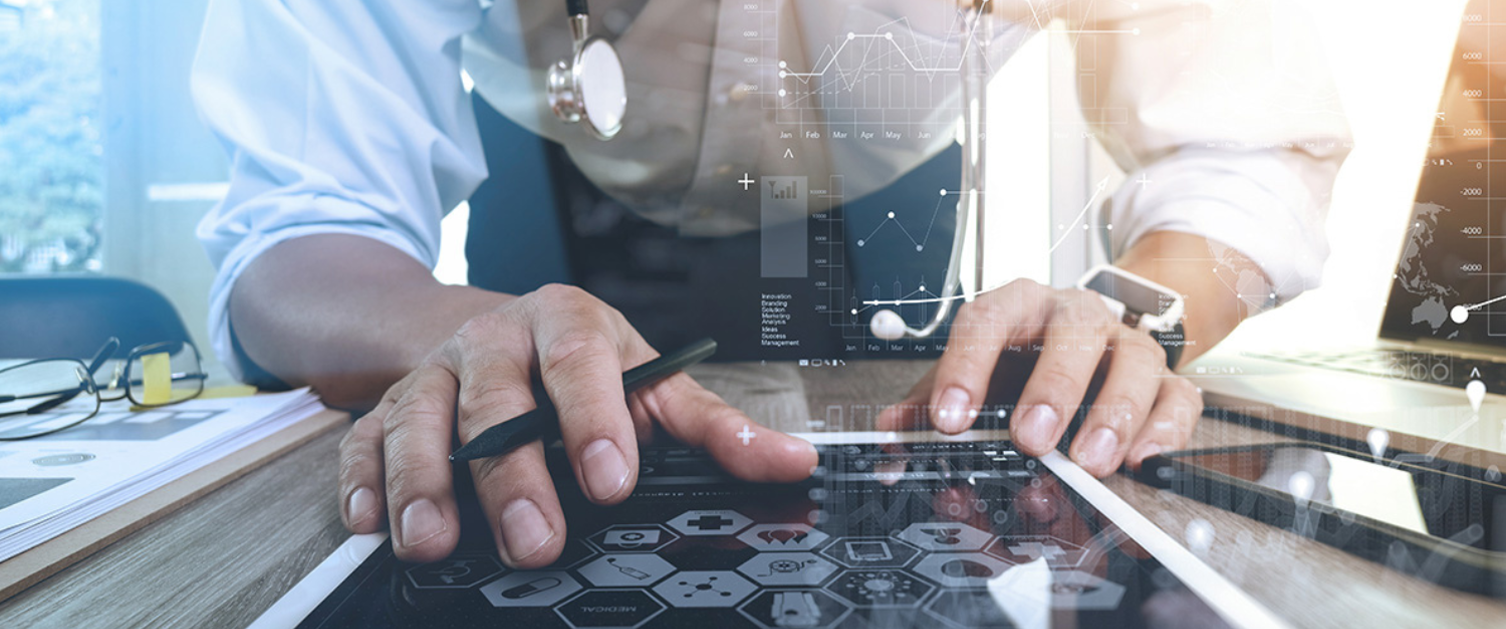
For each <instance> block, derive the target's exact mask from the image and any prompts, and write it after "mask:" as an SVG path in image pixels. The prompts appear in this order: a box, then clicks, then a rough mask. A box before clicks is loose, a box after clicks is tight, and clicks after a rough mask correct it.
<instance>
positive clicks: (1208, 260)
mask: <svg viewBox="0 0 1506 629" xmlns="http://www.w3.org/2000/svg"><path fill="white" fill-rule="evenodd" d="M1114 264H1115V265H1116V266H1118V267H1120V268H1122V269H1125V270H1127V271H1130V272H1131V273H1135V274H1136V275H1139V276H1141V277H1145V278H1147V279H1150V280H1152V281H1154V282H1157V283H1159V284H1162V285H1165V286H1166V287H1168V288H1171V289H1173V290H1175V291H1177V292H1178V293H1181V294H1182V295H1183V296H1184V299H1185V300H1186V318H1185V321H1184V324H1185V333H1186V335H1187V346H1186V348H1185V349H1184V350H1183V352H1182V358H1181V364H1187V363H1188V362H1189V361H1191V360H1192V359H1194V358H1197V357H1198V356H1199V355H1201V354H1202V353H1203V352H1206V351H1208V350H1210V349H1212V348H1213V346H1214V345H1217V344H1218V342H1219V341H1222V340H1223V339H1224V337H1226V336H1228V335H1229V333H1230V332H1233V331H1234V328H1235V326H1238V325H1239V323H1240V322H1241V321H1243V320H1245V319H1246V318H1248V317H1250V316H1251V315H1253V314H1255V312H1254V310H1253V309H1252V308H1251V307H1250V304H1249V301H1248V300H1246V299H1242V298H1241V297H1240V295H1239V293H1238V292H1237V290H1235V289H1233V288H1231V287H1235V286H1239V283H1238V277H1239V274H1240V272H1241V271H1244V272H1253V273H1255V274H1257V275H1258V276H1259V277H1260V279H1261V282H1260V284H1261V287H1260V288H1257V290H1269V284H1268V282H1266V281H1265V275H1264V274H1263V273H1262V272H1261V271H1260V268H1259V266H1257V265H1256V264H1255V262H1254V261H1252V260H1250V259H1249V258H1246V257H1245V256H1244V255H1242V254H1239V253H1237V252H1235V251H1233V250H1230V251H1229V252H1228V254H1226V255H1225V256H1224V257H1223V258H1221V259H1218V260H1215V259H1214V257H1213V255H1212V253H1211V249H1210V248H1209V241H1208V239H1206V238H1203V237H1202V236H1196V235H1193V234H1187V233H1181V232H1171V231H1160V232H1152V233H1150V234H1148V235H1146V236H1145V237H1144V238H1141V239H1140V240H1139V241H1137V242H1136V243H1135V244H1134V245H1133V246H1131V247H1130V248H1129V249H1127V250H1126V251H1125V252H1124V255H1122V256H1120V257H1119V259H1118V260H1116V261H1115V262H1114ZM1258 301H1264V300H1263V299H1262V300H1258Z"/></svg>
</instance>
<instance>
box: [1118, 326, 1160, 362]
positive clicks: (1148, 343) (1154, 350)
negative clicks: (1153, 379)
mask: <svg viewBox="0 0 1506 629" xmlns="http://www.w3.org/2000/svg"><path fill="white" fill-rule="evenodd" d="M1127 332H1129V333H1127V334H1124V335H1123V336H1121V337H1120V340H1119V342H1118V343H1117V346H1118V348H1119V349H1120V351H1121V352H1124V353H1126V354H1129V355H1130V356H1132V357H1134V358H1138V359H1139V360H1142V361H1144V362H1147V363H1152V364H1154V365H1157V366H1163V365H1165V364H1166V348H1164V347H1161V344H1160V343H1157V342H1156V340H1155V339H1153V338H1151V337H1150V335H1149V334H1144V333H1141V332H1134V331H1128V330H1127Z"/></svg>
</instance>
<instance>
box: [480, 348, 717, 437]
mask: <svg viewBox="0 0 1506 629" xmlns="http://www.w3.org/2000/svg"><path fill="white" fill-rule="evenodd" d="M715 353H716V341H713V340H711V339H709V338H706V339H701V340H699V341H696V342H694V343H691V344H689V345H686V346H685V347H682V348H680V349H679V350H678V351H674V352H670V353H668V354H665V355H663V356H660V357H658V358H655V359H653V360H650V361H648V362H646V363H643V364H642V365H638V366H637V367H634V368H632V369H629V370H627V371H626V372H624V373H623V374H622V390H623V392H624V393H632V392H634V391H637V390H638V389H641V388H643V387H646V386H648V385H650V384H653V383H655V382H658V381H660V380H663V379H665V378H668V377H669V376H671V375H673V374H674V373H675V372H677V371H681V370H683V369H685V368H686V367H689V366H691V365H694V364H696V363H698V362H701V361H703V360H706V359H707V358H710V357H711V355H712V354H715ZM538 404H539V406H538V408H535V409H533V410H531V411H528V412H527V413H523V414H522V415H519V416H517V417H514V418H512V419H509V420H507V421H505V422H502V423H500V424H497V425H496V426H492V427H491V428H487V429H486V430H484V431H482V432H481V434H479V435H477V436H476V438H475V439H472V440H471V442H470V443H467V444H465V445H463V446H460V449H459V450H456V451H455V452H454V453H453V454H451V455H450V461H452V462H460V461H470V460H472V459H484V458H487V457H492V456H500V455H503V454H507V453H508V452H511V451H512V450H513V449H514V448H517V447H518V446H521V445H523V444H525V443H531V442H532V441H533V440H535V439H542V438H545V437H549V438H551V439H552V438H554V437H558V436H559V434H560V419H559V415H558V414H556V413H555V410H554V405H553V404H551V403H550V402H549V398H548V397H547V396H544V395H540V396H539V401H538Z"/></svg>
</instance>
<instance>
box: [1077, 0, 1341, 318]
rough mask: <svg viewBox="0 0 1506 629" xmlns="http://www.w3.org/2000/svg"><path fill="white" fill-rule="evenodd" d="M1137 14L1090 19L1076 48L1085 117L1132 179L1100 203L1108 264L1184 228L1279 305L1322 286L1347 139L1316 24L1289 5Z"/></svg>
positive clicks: (1164, 8)
mask: <svg viewBox="0 0 1506 629" xmlns="http://www.w3.org/2000/svg"><path fill="white" fill-rule="evenodd" d="M1139 7H1140V8H1139V9H1137V10H1135V11H1132V12H1130V11H1123V10H1120V11H1116V12H1114V13H1113V14H1111V15H1110V14H1107V13H1106V14H1105V15H1103V16H1099V17H1100V18H1101V19H1094V17H1093V16H1092V15H1089V16H1088V18H1087V20H1086V22H1085V26H1084V32H1085V33H1086V34H1083V35H1080V36H1079V41H1078V58H1077V63H1078V73H1079V76H1081V77H1084V79H1085V80H1084V82H1083V85H1084V88H1085V89H1084V90H1083V92H1084V93H1083V94H1082V99H1083V111H1084V114H1085V116H1086V118H1087V119H1088V122H1089V123H1090V124H1091V125H1092V126H1093V128H1094V129H1095V131H1097V132H1098V134H1099V137H1100V138H1101V139H1102V141H1103V144H1104V146H1105V148H1107V149H1108V151H1109V153H1110V154H1111V155H1113V157H1114V159H1115V160H1116V161H1117V162H1118V163H1119V165H1120V166H1121V167H1122V168H1123V169H1124V170H1125V171H1127V172H1128V173H1129V176H1128V177H1127V178H1126V182H1125V184H1124V185H1123V186H1122V187H1121V189H1120V190H1119V191H1118V192H1117V193H1116V194H1114V195H1113V197H1112V199H1111V200H1110V201H1109V202H1108V203H1106V204H1105V205H1104V206H1103V208H1102V209H1103V212H1104V213H1105V214H1106V215H1105V216H1103V217H1102V218H1103V220H1104V221H1105V222H1107V223H1109V224H1112V225H1113V229H1112V231H1111V234H1112V237H1111V238H1110V242H1109V244H1110V248H1111V251H1110V255H1111V257H1117V256H1118V255H1119V254H1121V253H1122V252H1124V251H1125V250H1126V249H1128V248H1129V247H1131V246H1133V245H1134V243H1135V242H1137V241H1138V240H1139V239H1141V238H1142V237H1144V236H1145V235H1147V234H1150V233H1152V232H1156V231H1178V232H1186V233H1191V234H1195V235H1200V236H1203V237H1206V238H1208V239H1210V240H1213V241H1216V242H1217V243H1219V244H1221V245H1225V246H1228V247H1232V248H1234V249H1236V250H1238V251H1239V252H1241V253H1243V254H1244V255H1245V256H1247V257H1249V258H1250V259H1251V260H1253V261H1254V262H1255V263H1256V264H1258V265H1259V266H1260V268H1261V270H1262V271H1263V272H1264V273H1265V275H1266V278H1267V279H1268V281H1269V282H1270V286H1269V288H1270V290H1271V291H1272V294H1273V295H1274V297H1273V298H1272V300H1271V301H1272V303H1280V302H1283V301H1285V300H1288V299H1290V298H1292V297H1295V296H1297V295H1298V294H1300V293H1302V292H1303V291H1305V290H1308V289H1310V288H1313V287H1316V286H1317V285H1318V283H1319V281H1320V279H1321V276H1322V268H1323V263H1324V261H1325V260H1326V259H1327V257H1328V243H1327V238H1326V235H1325V229H1324V223H1325V221H1326V216H1327V209H1328V202H1329V197H1330V194H1331V191H1332V187H1333V181H1334V178H1335V177H1336V176H1337V174H1338V169H1339V165H1340V164H1341V163H1342V162H1343V160H1344V158H1345V156H1347V155H1348V153H1349V150H1350V146H1351V141H1350V134H1349V129H1348V125H1347V124H1346V122H1345V118H1344V114H1343V110H1342V106H1341V105H1340V102H1339V98H1338V91H1337V89H1336V87H1335V84H1334V81H1333V79H1332V76H1331V74H1330V71H1329V66H1328V63H1327V61H1326V60H1325V58H1324V53H1323V47H1322V40H1321V37H1320V34H1319V33H1318V32H1317V29H1316V28H1315V27H1314V25H1313V23H1312V20H1311V18H1310V16H1309V15H1308V14H1307V13H1306V11H1305V10H1303V9H1302V8H1301V6H1300V3H1295V2H1284V1H1282V0H1248V1H1245V2H1237V3H1235V2H1214V1H1205V2H1181V1H1178V2H1155V1H1149V2H1144V3H1141V4H1140V5H1139ZM1215 258H1216V253H1212V252H1211V253H1210V259H1215Z"/></svg>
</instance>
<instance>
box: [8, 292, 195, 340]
mask: <svg viewBox="0 0 1506 629" xmlns="http://www.w3.org/2000/svg"><path fill="white" fill-rule="evenodd" d="M111 336H114V337H117V338H119V339H120V346H121V347H123V348H130V347H136V346H138V345H146V344H148V343H158V342H162V341H189V340H191V339H190V338H189V336H188V329H187V328H186V327H184V326H183V319H182V318H181V317H179V316H178V311H177V309H176V308H173V304H172V302H169V301H168V300H167V297H164V296H163V295H162V293H159V292H157V291H156V290H155V289H153V288H151V287H149V286H147V285H145V284H141V283H139V282H135V281H131V280H126V279H121V278H114V277H0V359H13V358H53V357H70V358H80V359H85V360H87V359H88V358H89V357H91V356H93V355H94V352H95V351H96V350H98V349H99V346H100V344H101V343H104V341H105V339H107V338H109V337H111Z"/></svg>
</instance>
